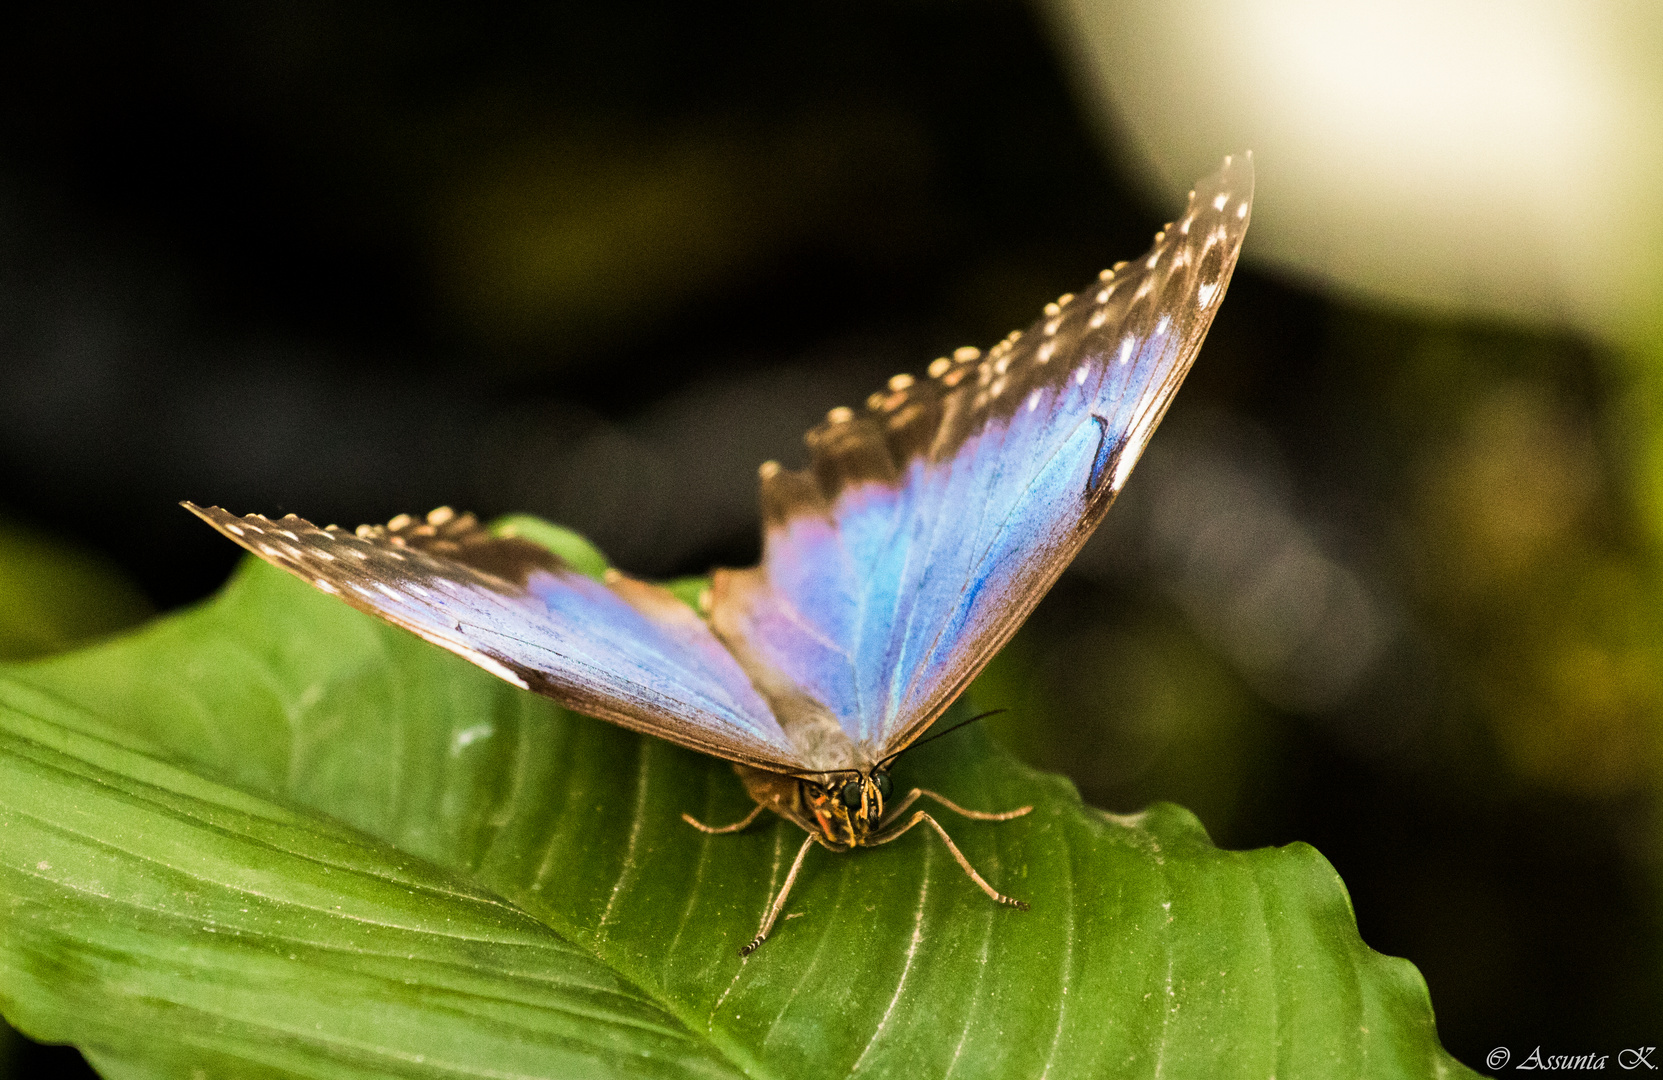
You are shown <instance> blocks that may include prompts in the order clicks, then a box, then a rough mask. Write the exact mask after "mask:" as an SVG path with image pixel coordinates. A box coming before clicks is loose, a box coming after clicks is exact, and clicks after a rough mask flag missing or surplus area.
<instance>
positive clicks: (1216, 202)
mask: <svg viewBox="0 0 1663 1080" xmlns="http://www.w3.org/2000/svg"><path fill="white" fill-rule="evenodd" d="M1229 201H1230V196H1228V195H1215V196H1214V197H1213V209H1214V210H1222V209H1224V204H1225V203H1227V202H1229Z"/></svg>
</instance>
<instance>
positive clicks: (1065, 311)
mask: <svg viewBox="0 0 1663 1080" xmlns="http://www.w3.org/2000/svg"><path fill="white" fill-rule="evenodd" d="M1253 186H1254V171H1253V154H1252V151H1247V152H1245V153H1243V154H1241V155H1232V156H1231V157H1227V158H1225V159H1224V165H1223V167H1222V168H1220V169H1219V170H1217V171H1215V172H1213V173H1212V174H1210V175H1208V176H1207V177H1205V178H1203V179H1202V180H1201V181H1199V182H1197V184H1196V186H1195V189H1194V190H1192V191H1191V192H1190V195H1189V205H1188V208H1187V212H1188V214H1189V216H1190V217H1191V218H1195V217H1196V216H1197V214H1198V213H1205V210H1206V207H1207V202H1206V199H1207V198H1216V197H1217V196H1218V195H1219V194H1221V193H1222V194H1227V195H1228V196H1229V199H1228V201H1227V202H1226V203H1225V205H1224V206H1222V207H1216V208H1214V212H1215V213H1218V214H1235V208H1237V207H1239V208H1240V210H1241V212H1240V214H1239V215H1236V220H1235V221H1234V222H1229V221H1228V220H1223V219H1221V221H1222V224H1221V225H1220V226H1219V228H1220V229H1225V230H1227V231H1228V235H1225V234H1224V233H1221V234H1220V235H1221V237H1223V239H1224V241H1225V244H1224V246H1225V247H1227V248H1228V250H1227V251H1225V250H1223V248H1221V247H1214V246H1212V245H1209V246H1207V247H1205V248H1204V249H1203V251H1204V252H1205V253H1206V254H1205V255H1204V258H1203V260H1200V261H1198V262H1197V263H1196V264H1190V265H1188V267H1187V269H1186V270H1185V271H1184V272H1183V273H1182V274H1175V273H1173V272H1172V269H1171V266H1170V260H1169V263H1168V265H1166V266H1164V267H1163V273H1165V274H1166V275H1167V277H1166V285H1167V288H1168V289H1170V288H1174V287H1177V286H1179V285H1180V284H1181V285H1182V286H1183V287H1186V288H1187V287H1193V285H1194V283H1195V282H1196V281H1197V280H1198V279H1199V278H1200V276H1201V275H1202V274H1203V273H1205V272H1209V271H1211V273H1210V274H1209V276H1210V277H1211V280H1213V281H1214V282H1216V285H1214V286H1212V292H1211V295H1210V298H1209V299H1207V300H1206V301H1205V302H1203V303H1200V304H1198V305H1196V307H1195V309H1194V315H1193V318H1192V319H1191V320H1190V323H1189V325H1188V326H1186V327H1183V328H1181V329H1182V332H1183V335H1184V336H1183V340H1182V343H1181V344H1180V345H1179V350H1180V355H1181V356H1182V359H1181V360H1180V362H1178V363H1176V364H1174V365H1172V367H1171V368H1170V369H1169V370H1168V371H1167V372H1166V373H1165V375H1164V377H1163V378H1162V379H1161V380H1160V382H1159V383H1158V384H1156V385H1154V386H1152V387H1150V388H1149V390H1147V391H1146V392H1145V394H1144V396H1143V401H1144V402H1145V403H1146V405H1145V407H1144V409H1143V411H1142V412H1140V413H1139V414H1138V415H1137V416H1136V417H1135V418H1134V419H1133V421H1132V422H1131V423H1130V424H1128V425H1127V427H1126V430H1125V431H1124V432H1123V433H1122V434H1121V437H1120V439H1119V442H1118V444H1117V445H1116V446H1115V447H1113V448H1112V450H1111V455H1110V460H1109V464H1108V465H1107V468H1106V473H1105V475H1106V476H1107V477H1109V478H1110V480H1111V481H1115V482H1104V483H1102V484H1100V485H1099V486H1098V487H1097V488H1096V489H1095V490H1093V491H1092V492H1091V493H1090V495H1089V498H1088V501H1087V504H1086V507H1085V511H1084V513H1082V514H1081V516H1080V518H1079V520H1078V521H1077V522H1076V523H1075V526H1074V527H1073V529H1071V530H1070V533H1069V536H1068V538H1067V539H1066V540H1065V541H1064V542H1063V544H1061V545H1059V547H1058V548H1057V550H1056V551H1055V552H1053V553H1052V555H1051V556H1050V557H1049V558H1048V559H1046V560H1045V563H1044V565H1043V568H1042V569H1041V571H1040V573H1039V574H1038V575H1037V576H1036V579H1035V580H1034V582H1033V585H1032V587H1031V588H1029V589H1027V590H1025V591H1023V593H1022V595H1021V596H1019V597H1017V598H1016V599H1015V601H1014V602H1013V604H1012V606H1011V608H1010V609H1009V612H1008V616H1007V618H1006V619H1004V620H1003V621H1002V622H1001V624H1000V627H999V629H998V630H996V631H995V632H994V633H993V634H992V635H990V636H989V638H988V639H987V640H986V641H985V642H983V643H982V644H981V645H980V646H979V647H978V648H977V649H976V650H975V651H974V652H973V653H971V654H970V655H969V656H967V658H966V663H965V665H964V667H963V671H962V674H961V675H960V676H959V677H958V678H956V679H955V680H953V681H952V682H951V683H949V684H948V688H947V689H946V690H944V691H943V692H941V693H939V694H938V695H937V696H936V697H935V699H934V700H932V701H931V702H930V703H929V704H928V705H927V706H926V707H925V708H924V709H922V710H921V711H920V712H919V713H918V715H917V716H916V717H914V718H913V719H910V720H907V721H905V722H903V723H902V724H901V725H900V726H899V727H898V728H897V733H896V735H895V736H893V737H892V738H891V740H890V742H889V743H888V744H887V745H886V746H885V747H884V748H883V752H884V753H885V754H886V755H888V754H891V753H893V752H895V751H897V750H900V749H902V748H904V747H905V746H907V745H908V744H910V743H911V742H913V741H914V740H916V739H917V738H918V737H919V736H920V735H922V734H923V733H924V732H925V731H926V730H928V729H929V726H930V725H931V724H933V723H934V722H935V721H936V720H937V719H939V718H940V716H941V714H942V713H943V712H945V711H946V710H947V708H948V707H949V706H950V705H951V704H952V703H953V702H954V701H956V700H957V699H958V697H959V695H960V694H962V693H963V692H964V690H965V689H966V688H967V687H968V686H969V685H970V683H971V681H973V680H974V679H975V677H976V676H977V675H979V674H980V673H981V671H982V669H983V668H985V667H986V666H987V664H988V663H989V662H990V661H991V660H992V659H993V657H994V655H995V654H997V653H998V651H999V650H1000V649H1002V648H1003V647H1004V646H1005V645H1006V644H1007V643H1008V642H1009V640H1010V638H1011V637H1012V636H1013V635H1014V634H1015V633H1016V631H1017V629H1019V628H1020V627H1021V625H1022V624H1023V623H1024V622H1026V621H1027V618H1028V616H1029V615H1031V614H1032V613H1033V610H1034V608H1035V607H1036V606H1038V604H1039V602H1040V600H1042V599H1044V597H1045V595H1046V593H1048V592H1049V591H1050V590H1051V587H1052V586H1053V585H1055V584H1056V581H1057V579H1058V578H1059V577H1060V576H1061V575H1062V572H1063V570H1064V569H1066V568H1067V566H1068V565H1069V564H1070V563H1072V562H1073V561H1074V558H1075V556H1077V555H1078V554H1079V551H1080V549H1081V548H1082V547H1083V546H1084V545H1085V542H1086V541H1087V540H1088V539H1090V537H1091V534H1092V533H1093V532H1095V531H1096V529H1097V526H1098V525H1099V524H1100V523H1101V522H1102V520H1103V517H1104V516H1105V515H1106V514H1107V513H1108V511H1109V508H1110V506H1112V505H1113V503H1114V500H1115V498H1116V497H1117V496H1118V495H1119V492H1120V486H1121V482H1123V481H1124V479H1125V477H1126V476H1127V475H1129V473H1130V470H1131V467H1132V466H1133V465H1135V463H1136V457H1134V458H1133V459H1132V461H1131V462H1129V463H1125V465H1124V467H1122V459H1123V457H1124V455H1125V454H1126V453H1127V452H1128V451H1131V452H1132V453H1134V454H1136V455H1141V454H1142V451H1143V449H1144V447H1145V446H1146V445H1147V444H1148V441H1149V439H1150V438H1151V437H1152V436H1153V434H1154V431H1155V429H1156V427H1158V426H1159V424H1160V422H1161V420H1162V419H1163V418H1164V417H1165V415H1166V411H1167V409H1168V408H1169V407H1170V406H1171V404H1172V401H1173V398H1174V397H1175V396H1176V394H1177V391H1178V388H1179V386H1180V385H1181V384H1182V383H1183V381H1184V378H1185V377H1186V376H1187V375H1188V374H1189V370H1190V368H1191V367H1192V366H1193V364H1194V362H1195V358H1196V356H1197V355H1198V354H1199V353H1200V350H1201V346H1202V344H1203V343H1204V341H1205V340H1206V336H1207V331H1208V330H1209V329H1210V328H1211V325H1212V321H1213V317H1214V315H1216V314H1217V312H1218V309H1219V307H1220V305H1221V304H1222V303H1223V301H1224V296H1225V294H1226V292H1228V289H1229V284H1230V279H1231V277H1232V276H1233V275H1234V273H1235V267H1236V263H1237V261H1238V259H1239V256H1240V251H1241V242H1242V239H1243V237H1244V236H1245V234H1246V231H1247V227H1248V224H1249V222H1250V221H1251V206H1252V201H1253ZM1198 195H1199V196H1203V199H1202V201H1201V202H1200V204H1199V205H1198ZM1172 229H1173V225H1172V224H1171V223H1169V224H1168V225H1167V226H1166V228H1165V229H1163V230H1161V232H1159V233H1157V234H1156V237H1155V243H1154V245H1153V246H1152V247H1151V248H1150V249H1149V250H1148V251H1146V252H1144V254H1143V255H1141V256H1139V257H1138V259H1136V260H1132V261H1129V262H1122V263H1117V264H1116V265H1115V266H1114V267H1111V268H1109V269H1106V270H1104V271H1103V272H1102V273H1101V274H1099V275H1098V277H1097V279H1096V280H1094V281H1092V282H1090V283H1089V285H1088V286H1087V287H1085V288H1082V289H1081V290H1080V294H1079V295H1080V296H1081V297H1084V296H1086V295H1088V294H1093V293H1095V294H1097V295H1102V293H1101V290H1102V289H1105V288H1107V287H1108V286H1110V285H1112V284H1115V283H1116V282H1117V281H1118V282H1121V283H1129V288H1135V286H1136V283H1137V282H1138V281H1139V280H1140V279H1144V280H1147V278H1148V275H1147V272H1146V268H1147V264H1148V262H1149V260H1150V258H1151V257H1152V256H1155V255H1165V254H1166V253H1167V252H1168V251H1172V250H1174V249H1177V248H1180V247H1181V246H1182V242H1181V241H1179V240H1178V238H1177V237H1176V236H1170V235H1169V234H1170V233H1171V231H1172ZM1186 230H1187V226H1186ZM1184 235H1186V236H1187V231H1186V232H1185V233H1184ZM1213 251H1218V252H1219V258H1218V263H1217V266H1216V270H1214V268H1213V267H1211V266H1203V265H1201V263H1202V262H1205V261H1206V259H1207V258H1208V257H1210V254H1211V253H1212V252H1213ZM1127 268H1130V270H1128V269H1127ZM1164 291H1165V290H1163V292H1164ZM1160 299H1162V298H1161V297H1155V298H1154V301H1159V300H1160ZM1139 303H1140V301H1139V300H1138V299H1136V298H1134V299H1132V300H1131V301H1130V302H1129V303H1128V304H1127V307H1126V309H1125V313H1124V315H1123V318H1122V320H1121V321H1119V322H1117V323H1116V324H1115V329H1116V331H1117V332H1123V330H1124V327H1125V326H1126V325H1127V324H1128V323H1130V322H1135V321H1138V320H1140V319H1143V318H1145V317H1146V314H1147V312H1149V311H1151V310H1154V309H1156V307H1157V303H1156V302H1151V303H1148V304H1143V305H1142V308H1141V311H1140V310H1139V308H1138V305H1139ZM1161 306H1162V307H1165V306H1168V305H1161ZM1088 311H1089V306H1088V305H1085V304H1082V303H1078V302H1077V297H1076V295H1075V294H1072V293H1070V294H1065V295H1063V296H1062V297H1059V298H1058V300H1057V301H1056V302H1054V303H1052V304H1048V305H1046V309H1045V313H1044V314H1042V315H1041V316H1040V317H1039V319H1037V320H1036V321H1035V322H1034V323H1033V324H1032V325H1031V326H1029V327H1028V329H1026V330H1016V331H1012V332H1011V333H1010V334H1009V335H1008V336H1007V337H1006V338H1005V339H1004V340H1002V341H1000V342H999V343H998V344H996V345H994V346H993V347H992V348H991V349H988V350H987V351H986V352H985V353H984V352H983V351H982V350H980V349H977V348H974V347H970V346H966V347H963V348H960V349H957V350H955V351H954V353H953V354H952V356H951V357H941V358H939V359H937V360H936V361H934V362H933V363H932V364H931V365H930V366H929V368H928V370H927V372H926V377H925V378H923V379H919V378H915V377H913V376H912V375H908V374H901V375H896V376H894V377H893V378H891V379H890V380H889V382H888V384H887V385H886V386H885V387H884V388H883V389H882V390H878V391H876V392H874V393H873V394H871V395H870V396H869V397H868V398H867V399H866V402H865V408H864V409H862V410H856V409H851V408H847V407H842V406H839V407H838V408H835V409H832V410H831V411H830V412H828V413H827V414H826V418H825V420H824V421H822V422H821V423H820V424H818V425H816V426H815V427H814V428H812V429H811V430H810V431H809V432H808V433H807V435H805V436H804V440H805V442H806V443H807V444H808V448H809V460H810V464H809V467H808V468H807V469H801V470H791V469H784V468H781V467H780V466H779V464H778V463H776V462H767V463H765V464H764V465H763V466H762V468H761V470H760V479H761V485H760V487H761V492H760V497H761V503H762V517H763V539H764V544H766V542H767V534H768V532H769V531H770V530H771V529H773V528H775V527H778V526H780V525H783V524H784V523H785V522H787V521H789V520H790V519H791V518H793V517H795V516H797V515H799V514H802V515H817V516H821V517H825V518H829V517H830V515H831V513H832V508H833V506H834V505H835V504H836V502H837V499H838V498H839V496H840V495H841V494H842V493H843V492H844V491H845V490H847V489H848V488H851V487H854V486H856V485H859V484H863V483H867V482H877V483H885V484H889V483H894V482H896V480H897V479H898V478H899V477H900V476H902V475H904V471H905V468H906V466H907V463H908V462H909V461H910V460H911V459H913V458H915V457H918V456H927V457H928V458H929V459H930V460H943V459H945V458H947V457H950V456H951V455H952V453H953V452H954V451H956V449H957V447H958V446H959V445H960V444H962V442H963V441H964V439H966V438H969V437H970V436H971V435H973V434H975V433H976V432H977V431H980V430H982V429H984V428H985V427H986V426H987V425H988V424H990V423H992V422H993V421H994V420H996V419H1002V418H1004V417H1007V416H1009V415H1011V414H1012V413H1014V412H1015V410H1016V409H1017V408H1019V407H1020V403H1021V401H1022V400H1023V397H1024V393H1023V391H1025V390H1026V389H1027V387H1025V386H1024V387H1021V388H1019V390H1017V391H1013V392H1011V393H1008V394H1005V395H1002V396H995V397H996V400H993V401H988V400H986V399H979V404H978V405H977V406H976V407H974V408H970V409H967V408H964V407H963V403H964V401H965V400H966V399H971V396H972V394H976V393H979V392H980V390H982V389H986V388H988V387H989V386H990V385H991V384H992V383H993V382H994V381H995V380H996V379H997V378H999V377H1000V376H1001V375H1003V374H1004V373H1005V371H1006V370H1007V369H1010V368H1012V367H1016V366H1018V363H1019V361H1020V360H1021V359H1023V358H1025V357H1032V355H1033V354H1034V353H1035V352H1037V351H1038V350H1039V349H1042V348H1043V347H1044V345H1043V342H1044V341H1045V340H1046V339H1047V338H1049V337H1051V336H1052V335H1053V334H1055V333H1057V330H1058V326H1057V325H1054V324H1061V325H1062V326H1066V325H1067V324H1068V323H1069V322H1070V321H1073V322H1074V323H1075V326H1076V330H1077V332H1084V331H1080V330H1079V323H1080V322H1086V323H1087V324H1088V325H1089V315H1088V314H1087V312H1088ZM1091 329H1093V330H1094V329H1096V328H1095V327H1091ZM1048 330H1049V331H1050V333H1047V331H1048ZM1056 370H1057V371H1062V370H1066V365H1063V366H1062V367H1059V368H1058V369H1056ZM955 398H956V400H955ZM972 413H980V416H979V417H977V418H976V420H975V423H974V426H973V427H972V426H969V425H966V426H965V427H964V428H962V429H959V430H953V429H954V428H955V427H956V426H957V425H958V424H959V423H960V422H961V421H964V420H966V419H967V418H968V417H969V415H970V414H972Z"/></svg>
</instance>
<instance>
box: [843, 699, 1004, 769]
mask: <svg viewBox="0 0 1663 1080" xmlns="http://www.w3.org/2000/svg"><path fill="white" fill-rule="evenodd" d="M1002 712H1010V710H1009V709H989V710H988V711H987V712H985V713H977V714H976V715H975V716H972V717H971V718H970V719H968V720H960V721H959V722H958V723H956V724H954V725H953V726H952V727H950V728H948V729H947V730H946V731H938V732H936V733H935V734H934V735H926V736H925V737H924V738H922V739H919V740H918V741H917V742H915V743H908V744H907V745H906V746H903V747H901V748H900V749H899V750H897V751H895V752H894V753H893V754H890V755H889V756H888V757H886V758H884V759H883V760H882V761H880V762H878V763H877V765H876V766H874V768H879V769H887V768H889V763H890V762H891V761H894V760H895V759H896V758H898V757H900V756H901V755H902V754H904V753H906V752H907V751H908V750H916V749H918V748H919V747H920V746H923V745H924V744H925V743H927V742H935V741H936V740H937V739H940V738H943V737H944V736H947V735H951V734H952V733H953V732H955V731H957V730H958V729H959V728H961V727H969V726H970V725H971V724H974V723H975V722H976V721H978V720H986V719H987V718H988V717H990V716H998V715H999V714H1000V713H1002Z"/></svg>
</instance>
